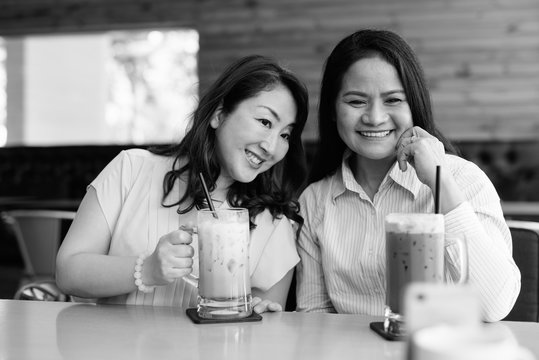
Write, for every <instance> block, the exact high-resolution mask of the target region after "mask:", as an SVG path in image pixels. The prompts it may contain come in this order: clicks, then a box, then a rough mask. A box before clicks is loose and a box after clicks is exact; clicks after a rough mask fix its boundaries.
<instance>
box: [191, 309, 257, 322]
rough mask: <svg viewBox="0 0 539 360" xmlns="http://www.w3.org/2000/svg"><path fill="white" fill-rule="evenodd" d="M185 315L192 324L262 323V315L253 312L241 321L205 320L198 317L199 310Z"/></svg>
mask: <svg viewBox="0 0 539 360" xmlns="http://www.w3.org/2000/svg"><path fill="white" fill-rule="evenodd" d="M185 313H186V314H187V316H188V317H189V319H191V321H192V322H194V323H195V324H222V323H239V322H253V321H261V320H262V315H260V314H257V313H255V312H254V311H253V313H252V314H251V315H249V316H247V317H244V318H241V319H204V318H201V317H200V316H198V313H197V309H196V308H190V309H187V310H185Z"/></svg>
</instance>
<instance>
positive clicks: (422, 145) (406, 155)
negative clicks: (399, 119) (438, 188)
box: [397, 126, 448, 190]
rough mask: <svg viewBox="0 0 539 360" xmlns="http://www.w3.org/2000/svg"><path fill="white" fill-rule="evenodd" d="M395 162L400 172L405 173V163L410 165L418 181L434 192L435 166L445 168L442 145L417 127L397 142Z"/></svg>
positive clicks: (405, 133)
mask: <svg viewBox="0 0 539 360" xmlns="http://www.w3.org/2000/svg"><path fill="white" fill-rule="evenodd" d="M397 162H398V164H399V168H400V169H401V170H402V171H406V169H407V163H409V164H410V165H412V166H413V167H414V169H415V171H416V173H417V177H418V178H419V180H420V181H421V182H422V183H423V184H425V185H427V186H428V187H430V188H431V189H433V190H434V188H435V185H436V166H437V165H440V166H441V167H442V168H446V166H445V165H446V162H445V149H444V145H443V144H442V143H441V141H440V140H438V139H437V138H436V137H434V136H432V135H431V134H429V133H428V132H426V131H425V130H423V129H422V128H420V127H419V126H414V127H412V128H410V129H408V130H406V131H405V132H404V133H403V134H402V135H401V137H400V139H399V141H398V142H397ZM445 175H448V174H445Z"/></svg>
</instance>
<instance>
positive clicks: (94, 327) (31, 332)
mask: <svg viewBox="0 0 539 360" xmlns="http://www.w3.org/2000/svg"><path fill="white" fill-rule="evenodd" d="M263 317H264V319H263V320H262V321H261V322H253V323H229V324H212V325H195V324H193V323H192V322H191V321H190V320H189V319H188V318H187V316H186V315H185V313H184V312H183V311H181V310H180V309H175V308H157V307H155V308H152V307H143V306H138V307H137V306H123V305H92V304H73V303H56V302H39V301H16V300H0V359H2V360H4V359H130V360H134V359H159V360H165V359H175V360H178V359H211V360H218V359H249V360H254V359H256V360H264V359H277V360H287V359H294V360H298V359H338V360H345V359H404V358H405V355H404V354H405V350H406V343H404V342H396V341H386V340H384V339H382V338H381V337H379V336H378V335H377V334H376V333H374V332H373V331H372V330H370V329H369V323H370V322H371V321H378V320H380V318H375V317H369V316H360V315H336V314H316V313H308V314H306V313H291V312H288V313H284V312H283V313H265V314H263ZM488 326H507V327H509V328H510V329H511V331H513V333H514V334H515V335H516V337H517V339H518V340H519V342H520V343H521V344H522V345H524V346H526V347H528V348H529V349H530V350H532V351H533V352H534V353H535V355H536V357H537V358H538V359H539V323H524V322H500V323H496V324H489V325H488Z"/></svg>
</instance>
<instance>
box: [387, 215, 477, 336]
mask: <svg viewBox="0 0 539 360" xmlns="http://www.w3.org/2000/svg"><path fill="white" fill-rule="evenodd" d="M385 232H386V309H385V315H384V330H385V331H386V333H388V334H390V335H394V336H404V335H406V328H405V320H404V316H403V314H402V309H401V307H402V303H403V301H402V298H403V296H404V290H405V288H406V286H407V285H409V284H411V283H413V282H431V283H443V282H444V277H445V274H444V259H445V257H444V253H445V247H446V241H450V242H451V243H453V242H454V243H455V244H457V245H458V248H459V250H458V252H459V255H460V256H459V257H460V271H459V273H460V276H459V279H458V283H459V284H463V283H465V282H467V280H468V252H467V248H466V243H465V240H464V238H463V237H462V236H460V235H457V234H452V235H446V234H445V224H444V216H443V215H441V214H425V213H393V214H388V215H387V216H386V218H385Z"/></svg>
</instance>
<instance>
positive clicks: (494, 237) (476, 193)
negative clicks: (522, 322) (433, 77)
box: [397, 126, 520, 321]
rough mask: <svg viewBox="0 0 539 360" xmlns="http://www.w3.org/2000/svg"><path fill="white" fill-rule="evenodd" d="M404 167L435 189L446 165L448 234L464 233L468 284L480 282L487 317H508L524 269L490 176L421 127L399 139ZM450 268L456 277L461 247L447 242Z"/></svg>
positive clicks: (444, 195)
mask: <svg viewBox="0 0 539 360" xmlns="http://www.w3.org/2000/svg"><path fill="white" fill-rule="evenodd" d="M397 160H398V162H399V167H400V168H401V169H402V170H405V169H406V167H407V163H409V164H411V165H412V166H413V167H414V169H415V170H416V173H417V176H418V178H419V180H420V181H421V182H423V183H424V184H426V185H427V186H429V187H430V188H431V190H432V192H433V194H434V192H435V182H436V181H435V180H436V166H437V165H440V166H441V177H440V203H441V207H440V212H441V213H442V214H444V215H445V228H446V232H447V233H462V234H463V235H464V236H465V238H466V241H467V245H468V254H469V283H470V284H471V285H473V286H474V287H476V288H477V289H478V291H479V294H480V296H481V302H482V304H483V312H484V313H483V317H484V319H485V320H486V321H496V320H500V319H502V318H504V317H505V316H506V315H507V314H508V313H509V311H511V308H512V307H513V305H514V303H515V301H516V298H517V297H518V294H519V292H520V271H519V269H518V267H517V266H516V264H515V262H514V260H513V258H512V243H511V234H510V232H509V229H508V227H507V224H506V223H505V220H504V217H503V213H502V209H501V205H500V199H499V197H498V194H497V193H496V190H495V189H494V186H493V185H492V183H491V182H490V180H489V179H488V177H487V176H486V175H485V174H484V173H483V172H482V171H481V170H480V169H479V168H478V167H477V166H475V165H474V164H473V163H469V162H467V163H466V164H465V165H462V166H461V167H460V168H458V169H452V168H451V167H450V166H449V164H448V156H446V155H445V151H444V147H443V145H442V143H441V142H440V141H438V139H436V138H435V137H433V136H432V135H430V134H429V133H427V132H426V131H425V130H423V129H421V128H419V127H417V126H416V127H413V128H410V129H408V130H407V131H405V132H404V133H403V134H402V136H401V138H400V139H399V142H398V144H397ZM446 254H447V255H448V268H449V272H450V275H451V278H453V279H454V278H455V277H457V275H458V274H457V269H458V266H457V264H458V252H457V251H456V249H455V246H448V247H447V251H446Z"/></svg>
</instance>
